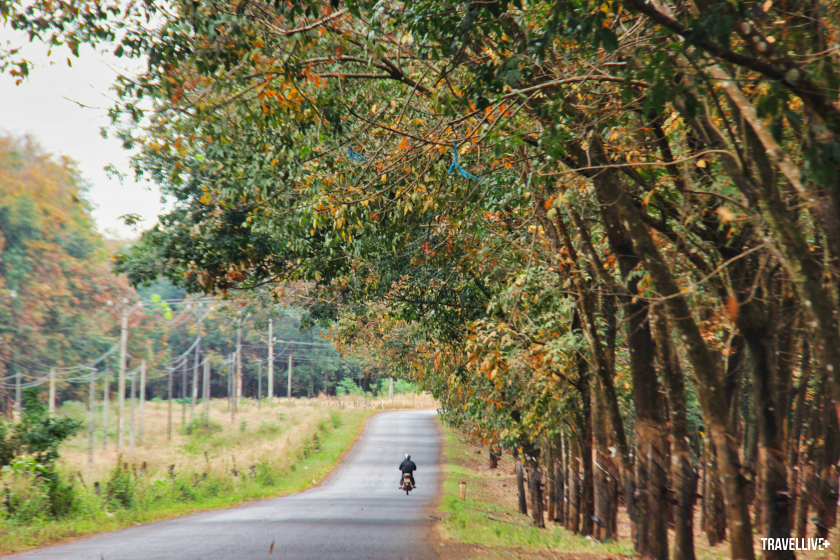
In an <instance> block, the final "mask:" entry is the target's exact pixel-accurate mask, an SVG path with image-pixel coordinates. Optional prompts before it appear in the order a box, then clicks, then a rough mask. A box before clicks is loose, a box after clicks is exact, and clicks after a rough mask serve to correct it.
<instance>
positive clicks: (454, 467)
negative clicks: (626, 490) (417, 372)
mask: <svg viewBox="0 0 840 560" xmlns="http://www.w3.org/2000/svg"><path fill="white" fill-rule="evenodd" d="M443 430H444V433H445V435H446V440H445V450H444V457H445V462H444V465H443V474H444V482H443V497H442V499H441V502H440V505H439V506H438V510H439V511H440V512H441V513H442V514H443V515H442V516H441V518H442V519H441V528H442V533H443V537H444V544H443V549H444V554H442V555H441V557H442V558H445V557H446V556H447V555H446V554H445V549H446V542H445V541H446V540H452V541H454V542H457V543H466V544H470V545H476V546H475V547H474V549H473V553H474V555H473V556H471V557H472V558H475V559H476V560H477V559H478V558H485V557H486V558H513V557H517V556H518V555H519V554H520V553H522V552H525V553H526V555H527V556H529V557H542V556H543V555H546V557H548V556H549V555H550V556H551V557H552V558H553V557H555V555H557V554H559V553H565V554H572V555H574V554H581V555H587V556H588V555H593V554H596V555H597V556H598V557H599V558H604V557H605V556H609V557H613V558H614V557H617V556H622V557H629V556H633V547H632V543H629V542H628V541H621V540H619V541H617V542H611V543H600V542H597V541H593V540H590V539H587V538H585V537H581V536H579V535H573V534H572V533H570V532H569V531H566V530H565V529H564V528H562V527H558V526H556V525H554V524H553V523H550V522H548V523H546V528H545V529H539V528H537V527H534V526H533V525H532V521H531V518H530V517H528V516H525V515H522V514H520V513H518V511H516V510H515V509H513V508H512V507H511V501H510V500H509V499H505V497H504V495H506V494H507V495H508V496H507V498H509V497H510V496H509V494H510V493H511V492H512V493H513V496H515V493H516V489H515V485H514V486H513V487H512V488H511V486H509V485H506V484H505V485H504V486H503V483H502V480H507V481H508V482H509V480H508V479H509V478H511V476H509V475H507V473H506V472H503V471H510V469H511V467H510V464H512V463H511V461H510V459H508V460H507V461H506V462H502V463H500V466H499V468H498V469H493V470H491V469H489V468H487V467H486V466H484V465H479V462H478V461H477V460H476V456H477V454H476V451H480V452H483V450H482V449H481V448H478V447H476V446H474V445H471V444H470V443H469V442H468V441H467V438H466V437H465V436H463V435H462V434H461V433H460V432H458V431H457V430H455V429H453V428H450V427H448V426H445V425H444V426H443ZM460 482H466V483H467V497H466V499H465V500H461V498H460V489H459V483H460ZM485 553H486V556H485V555H484V554H485Z"/></svg>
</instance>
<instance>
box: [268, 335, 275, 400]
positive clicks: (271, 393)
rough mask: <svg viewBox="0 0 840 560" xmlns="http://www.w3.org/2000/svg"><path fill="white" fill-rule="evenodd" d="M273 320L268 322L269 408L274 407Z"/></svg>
mask: <svg viewBox="0 0 840 560" xmlns="http://www.w3.org/2000/svg"><path fill="white" fill-rule="evenodd" d="M272 323H273V319H269V320H268V406H274V336H273V335H272V327H273V326H274V325H273V324H272Z"/></svg>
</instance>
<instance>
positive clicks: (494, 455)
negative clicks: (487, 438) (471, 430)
mask: <svg viewBox="0 0 840 560" xmlns="http://www.w3.org/2000/svg"><path fill="white" fill-rule="evenodd" d="M487 456H488V457H489V462H490V464H489V467H490V468H491V469H495V468H497V467H498V466H499V458H500V456H501V449H499V444H498V443H496V442H495V441H491V442H490V445H489V446H488V453H487Z"/></svg>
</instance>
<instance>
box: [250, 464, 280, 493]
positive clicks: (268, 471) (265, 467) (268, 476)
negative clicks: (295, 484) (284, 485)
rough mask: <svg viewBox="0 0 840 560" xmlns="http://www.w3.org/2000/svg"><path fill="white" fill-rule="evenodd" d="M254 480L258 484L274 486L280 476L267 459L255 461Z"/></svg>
mask: <svg viewBox="0 0 840 560" xmlns="http://www.w3.org/2000/svg"><path fill="white" fill-rule="evenodd" d="M254 480H255V481H256V483H257V484H259V485H260V486H266V487H268V486H276V485H277V484H278V483H279V482H280V476H279V474H278V473H277V471H276V470H275V469H274V468H273V467H272V466H271V463H269V462H268V461H260V462H259V463H257V470H256V476H255V477H254Z"/></svg>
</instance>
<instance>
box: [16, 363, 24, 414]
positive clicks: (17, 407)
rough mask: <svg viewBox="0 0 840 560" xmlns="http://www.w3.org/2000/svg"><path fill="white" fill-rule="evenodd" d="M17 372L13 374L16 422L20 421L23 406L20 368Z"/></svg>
mask: <svg viewBox="0 0 840 560" xmlns="http://www.w3.org/2000/svg"><path fill="white" fill-rule="evenodd" d="M16 369H17V371H16V372H15V373H16V375H15V408H16V409H17V414H18V420H20V418H21V415H22V414H23V406H22V405H21V402H20V399H21V393H20V368H16Z"/></svg>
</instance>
